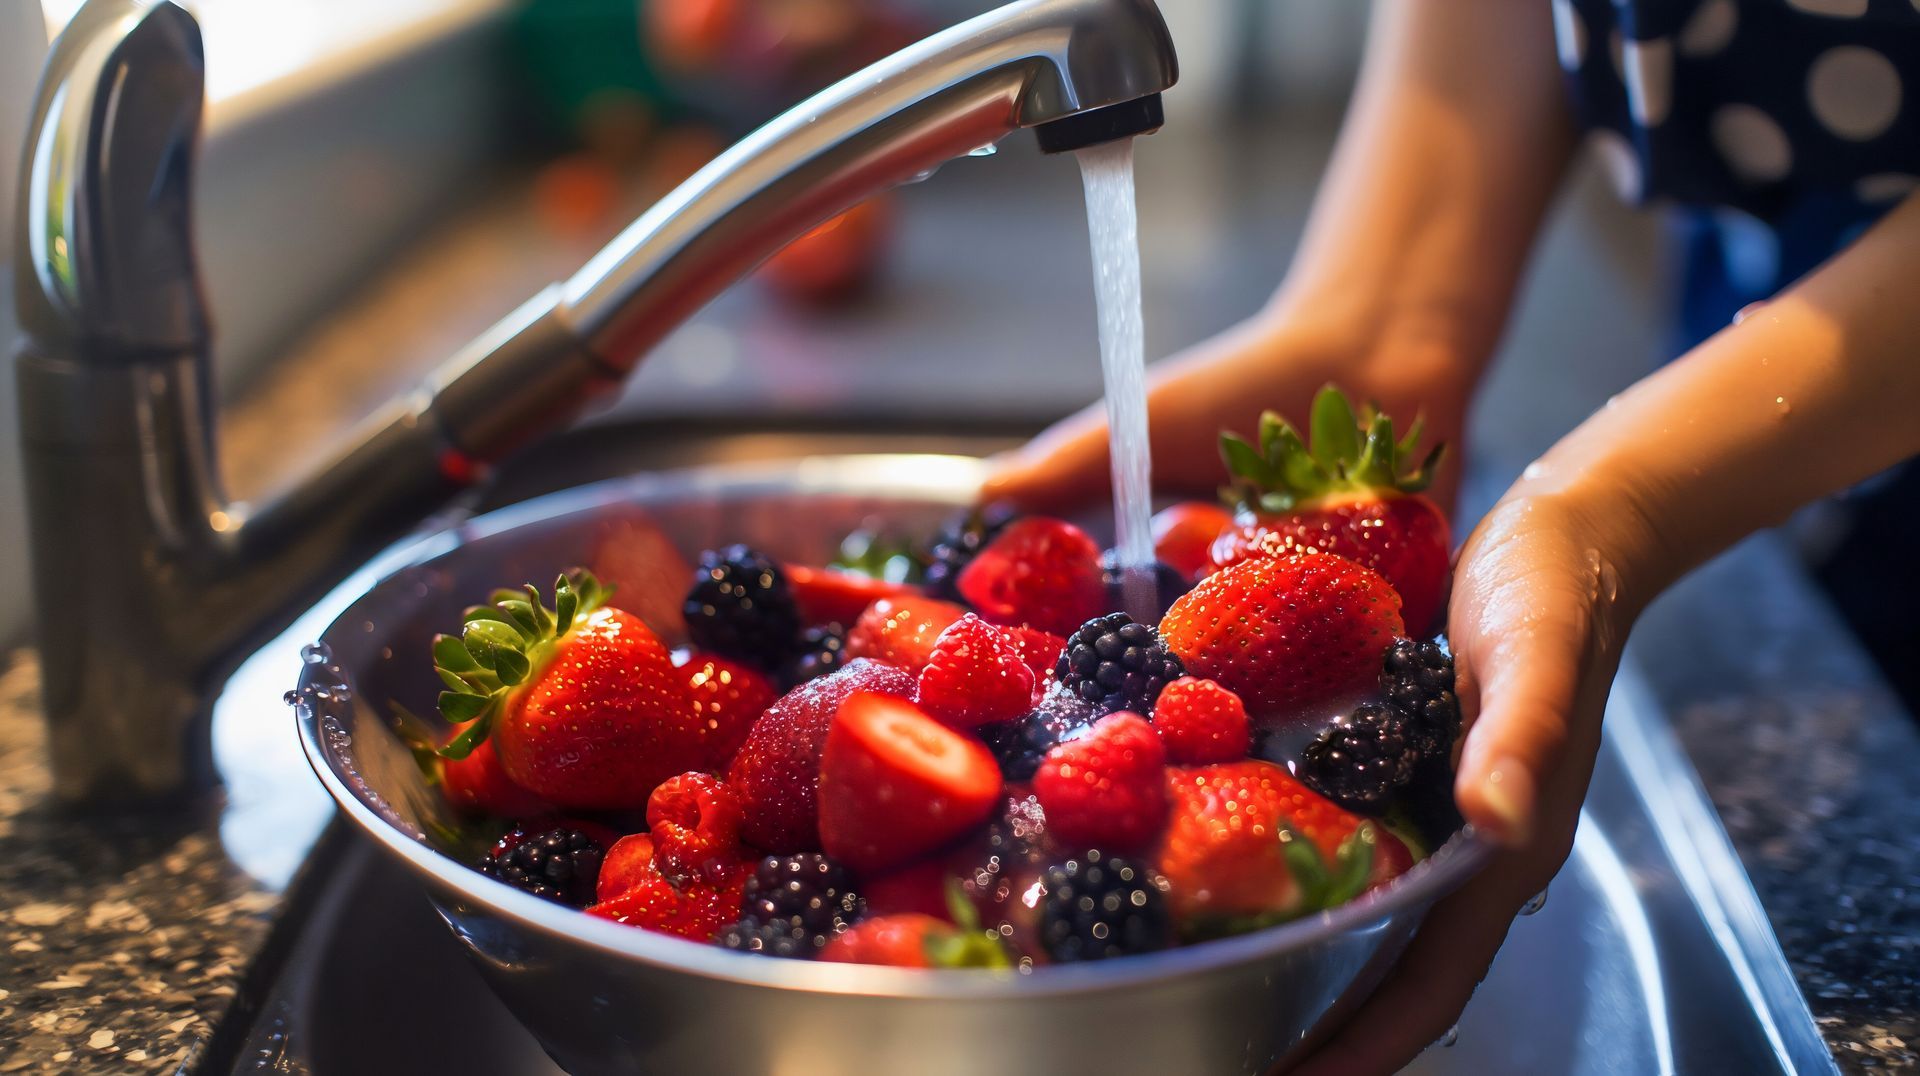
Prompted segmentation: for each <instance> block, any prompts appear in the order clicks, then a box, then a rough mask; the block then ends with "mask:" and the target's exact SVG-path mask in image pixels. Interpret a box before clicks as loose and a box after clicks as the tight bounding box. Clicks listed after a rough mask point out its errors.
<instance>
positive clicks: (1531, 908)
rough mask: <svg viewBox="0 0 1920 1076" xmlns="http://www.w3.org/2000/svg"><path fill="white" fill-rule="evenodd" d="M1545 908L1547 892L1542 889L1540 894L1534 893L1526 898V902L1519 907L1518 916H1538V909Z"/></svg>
mask: <svg viewBox="0 0 1920 1076" xmlns="http://www.w3.org/2000/svg"><path fill="white" fill-rule="evenodd" d="M1546 906H1547V891H1546V890H1544V889H1542V890H1541V891H1540V892H1538V893H1535V894H1534V895H1533V896H1531V897H1528V898H1527V902H1526V903H1525V904H1522V905H1521V906H1520V914H1521V915H1538V914H1540V909H1542V908H1544V907H1546Z"/></svg>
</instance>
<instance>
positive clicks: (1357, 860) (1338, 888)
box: [1323, 822, 1379, 908]
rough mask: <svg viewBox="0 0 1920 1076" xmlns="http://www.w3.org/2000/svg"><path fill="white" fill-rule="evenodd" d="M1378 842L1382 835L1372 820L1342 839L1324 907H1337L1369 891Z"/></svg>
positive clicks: (1335, 857) (1334, 860)
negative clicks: (1375, 848) (1375, 847)
mask: <svg viewBox="0 0 1920 1076" xmlns="http://www.w3.org/2000/svg"><path fill="white" fill-rule="evenodd" d="M1378 842H1379V834H1378V833H1377V832H1376V831H1375V830H1374V828H1373V823H1372V822H1362V823H1361V824H1360V828H1359V829H1357V830H1355V831H1354V832H1353V836H1351V837H1348V838H1347V839H1346V840H1344V841H1341V842H1340V848H1339V850H1338V851H1337V852H1335V853H1334V857H1333V877H1332V879H1331V884H1330V885H1329V886H1328V889H1327V893H1326V904H1325V905H1323V906H1324V907H1328V908H1337V907H1339V906H1340V905H1342V904H1345V903H1346V902H1348V901H1350V900H1352V899H1353V898H1355V897H1357V896H1359V895H1360V894H1362V893H1364V892H1366V891H1367V883H1368V882H1369V881H1370V880H1371V879H1372V877H1373V853H1374V846H1375V845H1376V844H1377V843H1378Z"/></svg>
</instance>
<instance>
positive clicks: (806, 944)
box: [721, 852, 867, 956]
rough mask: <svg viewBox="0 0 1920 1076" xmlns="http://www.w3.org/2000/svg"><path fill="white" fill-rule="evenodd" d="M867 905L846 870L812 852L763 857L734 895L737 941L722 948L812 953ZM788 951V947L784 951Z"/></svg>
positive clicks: (796, 954)
mask: <svg viewBox="0 0 1920 1076" xmlns="http://www.w3.org/2000/svg"><path fill="white" fill-rule="evenodd" d="M866 908H867V903H866V901H864V900H862V899H861V898H860V897H859V896H858V895H857V894H855V893H854V891H853V885H852V881H851V879H850V878H849V877H848V875H847V870H846V868H845V867H842V866H841V865H840V864H838V863H835V862H834V861H833V860H831V859H828V858H827V857H826V856H824V855H821V854H820V853H818V852H803V853H800V854H798V855H790V856H768V857H766V858H765V859H762V860H761V861H760V863H759V865H758V866H756V867H755V868H754V871H753V874H752V875H751V876H750V877H748V878H747V885H746V891H745V893H744V895H743V896H742V897H741V899H740V922H739V923H737V924H735V926H737V927H739V928H741V929H740V930H738V931H735V932H733V934H734V935H736V936H737V938H736V940H737V941H738V942H739V943H740V944H737V945H736V944H733V943H731V942H728V941H727V940H726V937H727V935H723V936H722V941H721V944H723V945H726V946H727V947H728V948H747V949H751V950H753V951H755V952H765V953H769V954H771V955H773V956H812V955H813V954H815V953H817V952H819V951H820V949H821V947H822V946H824V945H826V944H827V941H828V939H830V938H832V937H833V936H834V935H836V934H838V933H840V932H841V931H843V930H845V929H847V928H848V927H850V926H852V925H853V924H854V922H855V921H857V920H858V919H859V918H860V917H861V916H862V915H863V914H865V912H866ZM788 950H792V951H788Z"/></svg>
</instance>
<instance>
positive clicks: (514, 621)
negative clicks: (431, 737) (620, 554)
mask: <svg viewBox="0 0 1920 1076" xmlns="http://www.w3.org/2000/svg"><path fill="white" fill-rule="evenodd" d="M609 593H611V591H609V590H608V589H607V588H606V587H603V586H601V585H600V581H599V580H598V579H595V578H594V577H593V574H592V573H591V572H588V571H586V570H585V569H578V568H576V569H574V570H572V571H570V572H566V573H563V574H562V575H561V576H560V577H559V578H558V579H557V580H556V581H555V583H554V605H555V608H553V609H551V610H550V609H548V608H547V607H546V605H545V603H543V602H542V601H541V599H540V591H539V589H538V588H537V587H534V586H533V585H532V584H527V585H526V586H524V587H522V588H521V589H520V590H499V591H495V592H494V597H495V599H496V601H495V603H494V604H493V605H479V606H475V607H473V608H471V609H469V610H467V612H466V616H465V623H464V624H463V625H462V627H461V632H460V635H459V636H458V637H455V636H452V635H441V636H437V637H436V638H435V639H434V642H433V664H434V671H435V673H436V674H438V676H439V677H440V682H441V683H443V684H445V685H446V686H447V688H448V690H446V691H443V692H441V694H440V699H439V703H440V713H441V715H442V716H443V717H445V718H446V719H447V720H448V721H451V722H455V723H461V722H468V721H471V722H473V724H471V725H469V726H468V727H467V728H466V729H464V730H462V731H461V733H460V734H459V735H458V736H456V737H454V739H453V740H452V741H451V742H450V743H448V744H447V745H445V746H444V747H441V748H440V749H439V753H440V754H441V755H443V756H444V757H447V758H465V757H466V755H467V754H468V753H469V752H471V751H472V750H473V747H474V745H476V744H478V743H480V742H481V741H483V740H485V739H486V738H487V736H488V735H489V734H490V732H491V731H492V728H493V721H494V717H495V715H497V714H498V712H499V711H500V709H501V704H502V702H503V701H504V700H505V698H506V695H507V693H508V692H509V691H511V690H512V689H513V688H514V687H516V686H518V685H520V684H523V683H526V682H527V681H528V680H529V679H531V678H532V677H533V676H534V674H535V672H536V670H538V669H540V668H543V667H544V666H545V665H546V662H547V661H548V659H549V658H550V657H551V656H552V653H553V647H554V644H556V643H557V642H558V641H559V640H560V639H562V638H564V637H565V636H566V634H567V633H568V632H570V631H572V630H573V628H574V626H575V625H576V624H578V623H579V622H580V620H581V618H583V617H585V616H587V615H588V614H591V613H592V612H593V611H594V610H595V609H598V608H599V607H600V605H601V603H603V602H605V601H606V598H607V595H608V594H609Z"/></svg>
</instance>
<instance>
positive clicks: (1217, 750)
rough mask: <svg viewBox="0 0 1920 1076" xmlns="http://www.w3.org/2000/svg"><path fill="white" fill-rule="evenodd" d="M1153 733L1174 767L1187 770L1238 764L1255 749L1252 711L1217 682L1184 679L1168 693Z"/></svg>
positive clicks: (1162, 697) (1155, 713)
mask: <svg viewBox="0 0 1920 1076" xmlns="http://www.w3.org/2000/svg"><path fill="white" fill-rule="evenodd" d="M1153 727H1154V731H1156V732H1158V733H1159V734H1160V742H1162V743H1164V744H1166V745H1167V759H1168V761H1170V762H1174V763H1177V764H1179V765H1182V766H1200V765H1204V764H1206V763H1209V762H1234V761H1237V760H1239V759H1243V758H1246V757H1247V752H1248V751H1251V750H1252V749H1253V734H1252V732H1251V730H1250V728H1249V726H1248V723H1247V707H1246V705H1245V704H1244V703H1242V702H1241V701H1240V696H1238V695H1235V694H1234V693H1233V692H1231V691H1228V690H1227V689H1226V688H1224V687H1221V686H1220V685H1219V684H1216V683H1214V682H1213V681H1212V680H1200V679H1196V678H1195V677H1191V676H1183V677H1181V678H1180V679H1178V680H1175V681H1174V682H1173V683H1171V684H1168V685H1167V686H1166V687H1164V688H1162V689H1161V691H1160V701H1159V702H1156V703H1154V706H1153Z"/></svg>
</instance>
